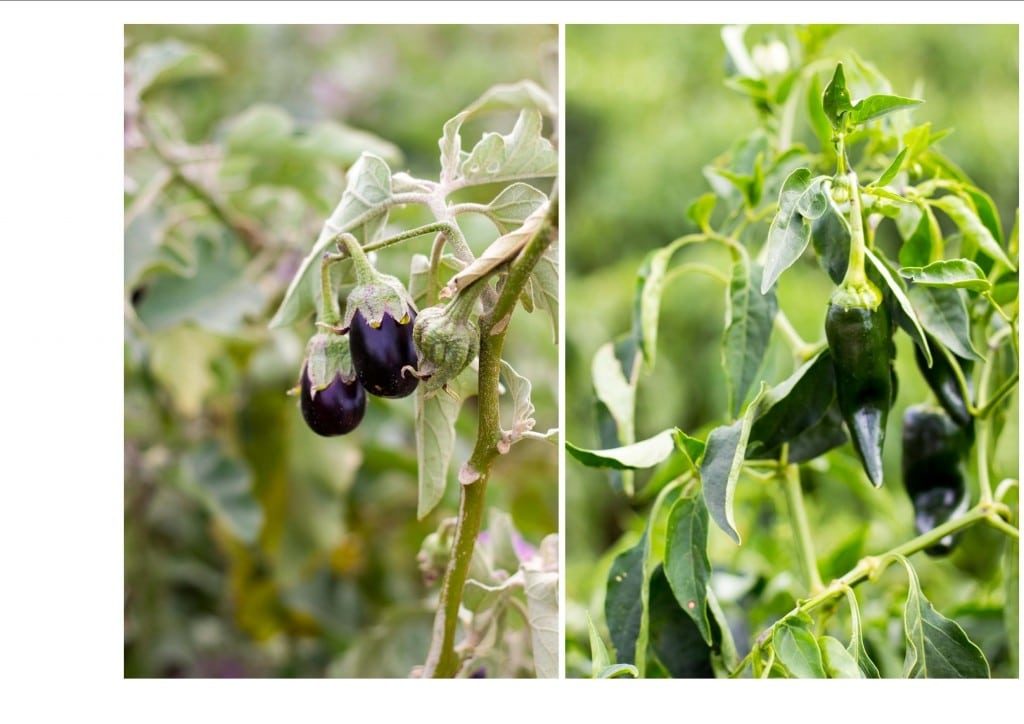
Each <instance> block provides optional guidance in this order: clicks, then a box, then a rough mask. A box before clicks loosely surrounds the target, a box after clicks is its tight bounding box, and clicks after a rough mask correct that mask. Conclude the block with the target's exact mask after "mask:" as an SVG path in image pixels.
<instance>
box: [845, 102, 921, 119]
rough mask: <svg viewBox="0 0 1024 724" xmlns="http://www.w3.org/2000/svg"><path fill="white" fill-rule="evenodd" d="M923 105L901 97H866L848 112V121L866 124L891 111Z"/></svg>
mask: <svg viewBox="0 0 1024 724" xmlns="http://www.w3.org/2000/svg"><path fill="white" fill-rule="evenodd" d="M922 103H924V101H921V100H918V99H916V98H903V97H902V96H886V95H876V96H868V97H867V98H864V99H863V100H860V101H857V103H856V105H854V107H853V110H851V111H850V120H851V121H852V122H853V123H867V122H868V121H871V120H874V119H875V118H880V117H881V116H884V115H886V114H887V113H892V112H893V111H902V110H904V109H906V108H913V107H914V106H918V105H921V104H922Z"/></svg>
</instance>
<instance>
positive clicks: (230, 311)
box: [124, 26, 558, 677]
mask: <svg viewBox="0 0 1024 724" xmlns="http://www.w3.org/2000/svg"><path fill="white" fill-rule="evenodd" d="M125 59H126V66H125V68H126V69H125V85H126V113H125V159H126V160H125V209H126V229H125V279H124V281H125V345H124V347H125V349H124V363H125V378H124V389H125V439H124V454H125V456H124V457H125V468H124V470H125V479H124V495H125V509H124V526H125V560H124V564H125V609H124V615H125V619H124V626H125V628H124V657H125V659H124V673H125V676H127V677H164V676H324V675H334V676H407V675H408V674H409V672H410V670H411V669H412V667H413V666H414V665H416V664H420V663H422V661H423V659H424V658H425V654H426V650H427V645H428V642H429V633H430V632H429V627H430V624H431V622H432V618H433V615H432V611H433V602H432V601H431V596H432V594H433V589H430V588H428V587H427V586H426V585H425V584H424V582H423V580H422V577H421V573H420V571H419V570H418V569H417V561H416V555H417V552H418V550H419V547H420V544H421V542H422V540H423V538H424V537H425V536H426V535H427V534H428V533H430V532H432V531H434V530H435V529H436V528H437V526H438V524H439V522H440V521H441V520H442V519H444V518H445V517H449V516H452V515H454V513H455V507H456V505H457V491H456V490H455V489H454V488H455V486H454V484H452V485H450V486H449V490H448V493H447V495H446V497H445V499H444V501H443V502H442V504H441V505H440V506H439V507H438V508H437V509H436V510H435V512H434V513H433V514H432V515H430V516H428V517H427V518H426V519H425V520H423V521H417V520H416V455H415V441H414V434H413V414H414V405H413V400H412V398H407V399H403V400H390V401H384V400H380V399H378V398H370V400H369V403H368V409H367V413H366V417H365V419H364V421H363V423H362V425H361V426H360V428H359V429H358V430H357V431H356V432H354V433H353V434H351V435H349V436H346V437H343V438H331V439H323V438H319V437H317V436H316V435H314V434H313V433H312V432H310V431H309V429H308V428H307V427H306V426H305V425H304V424H303V421H302V419H301V416H300V414H299V410H298V406H297V403H296V400H295V398H293V397H288V396H286V394H285V393H286V392H287V390H289V388H291V387H292V386H293V385H294V384H295V383H296V381H297V379H298V374H299V369H300V365H301V362H302V355H303V348H304V345H305V341H306V340H307V339H308V338H309V336H310V335H311V334H312V331H313V325H312V320H307V321H306V322H304V323H303V324H301V325H297V326H296V327H293V328H287V329H279V330H273V331H271V330H268V328H267V321H268V319H269V317H270V316H271V315H272V313H273V312H274V310H275V309H276V306H277V304H278V302H279V301H280V298H281V296H282V294H283V292H284V289H285V287H286V286H287V284H288V282H289V280H290V278H291V275H292V273H293V271H294V269H295V268H296V266H297V264H298V262H299V260H300V259H301V258H302V257H303V256H304V255H305V254H306V252H307V251H308V249H309V247H310V246H311V245H312V242H313V240H314V239H315V238H316V234H317V232H318V230H319V227H320V224H321V223H322V222H323V219H324V218H325V217H326V215H327V214H328V213H329V212H330V210H331V209H332V208H333V206H334V205H335V204H336V203H337V201H338V199H339V198H340V196H341V193H342V190H343V188H344V171H345V169H346V167H347V166H348V165H350V164H351V163H352V162H353V161H354V160H355V158H356V157H357V156H358V154H359V153H360V152H361V151H363V150H364V149H367V148H369V149H372V150H374V151H375V152H377V153H378V154H379V155H382V156H383V157H385V158H386V159H387V160H388V161H389V163H390V164H391V166H392V170H393V171H402V170H405V171H409V172H410V173H412V174H413V175H418V176H423V177H427V178H430V177H433V178H436V177H437V172H438V153H439V151H438V145H437V141H438V138H439V137H440V135H441V127H442V125H443V124H444V122H445V121H446V120H447V119H448V118H450V117H451V116H453V115H454V114H455V113H457V112H458V111H459V110H461V109H462V108H463V107H465V106H466V105H467V104H468V103H470V102H471V101H473V100H474V99H475V98H477V97H478V96H479V95H480V94H481V93H482V92H483V91H484V90H486V89H487V88H488V87H490V86H491V85H492V84H495V83H504V82H512V81H516V80H520V79H524V78H527V79H532V80H535V81H537V82H539V83H541V84H542V85H545V86H547V87H548V90H549V91H550V92H552V93H555V92H557V89H555V88H554V87H553V79H554V78H556V77H557V74H556V69H557V29H556V28H555V27H552V26H518V27H517V26H503V27H499V26H479V27H474V26H436V27H435V26H417V27H402V26H386V27H383V26H382V27H374V26H353V27H343V26H127V27H126V28H125ZM513 121H514V115H513V114H509V115H507V116H492V117H490V118H489V119H488V121H487V124H488V125H487V126H486V127H487V128H488V129H493V130H500V131H502V132H507V131H508V129H509V128H511V125H512V123H513ZM484 128H485V126H484V125H483V124H482V123H481V122H478V121H474V122H473V123H470V124H467V126H466V127H464V129H463V137H464V138H465V139H466V142H467V143H474V142H475V141H476V140H477V138H478V137H479V134H480V132H481V130H483V129H484ZM254 130H255V131H256V132H253V131H254ZM367 132H368V133H367ZM154 141H155V143H156V145H155V146H154ZM157 151H158V152H157ZM190 183H191V184H192V185H190ZM196 185H197V186H198V187H199V188H198V190H199V192H200V193H198V194H197V193H196V191H197V188H196ZM207 192H209V193H208V195H209V197H210V198H212V200H213V201H214V203H215V207H211V205H210V204H209V203H208V201H209V199H206V200H204V199H203V198H202V197H203V196H204V195H207ZM474 193H475V195H473V196H471V197H468V198H467V199H465V200H469V201H481V202H486V201H489V200H490V198H491V197H492V196H493V189H488V188H486V187H485V188H481V189H479V190H476V191H474ZM427 220H428V219H427V217H426V216H425V215H424V213H423V212H422V211H421V210H419V209H409V210H400V211H396V212H394V213H392V215H391V219H390V224H391V225H392V226H393V227H394V228H395V229H398V228H409V227H411V226H414V225H417V224H420V223H425V222H426V221H427ZM464 230H465V232H466V234H467V237H468V239H469V241H470V243H471V245H473V246H474V248H476V249H480V248H482V245H483V244H486V243H488V242H489V241H490V240H492V239H493V238H494V236H495V231H494V229H493V227H491V226H490V225H489V222H486V221H481V220H480V219H467V223H466V224H465V227H464ZM429 243H430V240H429V239H428V238H424V239H420V240H417V241H414V242H412V243H410V244H407V245H403V247H402V248H397V249H394V250H389V251H388V252H387V253H386V254H383V255H381V258H380V260H379V263H380V266H381V268H382V269H383V270H384V271H386V272H389V273H393V274H397V275H399V276H401V277H403V278H405V277H406V276H407V273H408V269H409V261H410V257H411V254H412V253H413V252H421V253H423V252H425V251H426V250H427V249H428V248H429ZM506 350H508V353H507V356H508V358H509V360H510V362H511V363H512V364H513V365H514V366H515V367H516V368H517V370H518V371H519V372H520V373H522V374H524V375H525V376H527V377H528V378H530V379H531V380H532V382H533V401H534V403H535V405H536V407H537V415H536V417H537V426H538V429H548V428H549V427H555V426H557V399H558V387H557V362H556V360H557V351H556V348H555V347H554V346H553V345H552V344H551V329H550V323H549V322H548V320H547V319H546V318H545V317H543V316H541V315H540V314H533V315H527V314H524V313H521V312H520V313H519V314H517V316H516V319H515V320H514V322H513V324H512V326H511V328H510V333H509V336H508V340H507V344H506ZM475 417H476V412H475V407H474V405H473V402H472V401H470V402H469V403H467V405H466V407H465V408H464V409H463V412H462V415H461V417H460V420H459V426H458V433H459V439H458V443H457V447H456V451H455V455H454V460H453V468H457V466H458V465H459V464H460V461H461V460H464V459H465V458H466V457H467V455H468V452H469V449H470V445H471V444H472V441H473V437H472V436H473V433H474V430H475ZM556 466H557V456H556V453H555V451H554V449H553V446H550V445H545V444H542V443H527V444H524V445H521V446H517V448H516V450H515V454H514V455H510V456H507V457H503V458H502V459H501V460H500V461H499V463H498V464H497V465H496V467H495V472H494V478H493V480H494V484H492V485H491V487H490V489H489V491H488V496H489V501H488V502H489V503H490V504H492V505H494V506H495V507H498V508H501V509H503V510H507V511H509V512H510V513H511V514H512V516H513V518H514V520H515V523H516V525H517V527H518V528H519V530H520V531H521V532H522V533H523V535H524V537H525V538H526V539H527V540H528V541H529V542H532V543H534V544H536V543H538V542H539V541H540V539H541V538H542V537H543V536H544V535H546V534H548V533H551V532H554V531H556V530H557V527H558V514H557V500H558V491H557V486H556V484H555V480H556V479H557V478H556V470H557V467H556Z"/></svg>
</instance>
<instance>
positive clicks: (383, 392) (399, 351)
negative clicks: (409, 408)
mask: <svg viewBox="0 0 1024 724" xmlns="http://www.w3.org/2000/svg"><path fill="white" fill-rule="evenodd" d="M407 315H408V316H407V318H406V321H405V323H404V324H403V323H400V322H398V321H396V320H395V318H394V317H392V316H391V314H389V313H387V312H385V313H384V315H383V316H382V317H381V320H380V326H378V327H374V326H372V325H371V324H370V323H369V322H368V321H367V320H366V318H365V317H364V316H363V313H362V312H361V311H356V312H355V314H354V315H353V316H352V322H351V327H350V328H349V333H348V334H349V341H350V345H351V348H352V365H353V367H355V370H356V375H357V376H358V378H359V382H360V383H362V385H363V387H365V388H366V391H367V392H369V393H370V394H371V395H377V396H378V397H406V396H407V395H410V394H412V392H413V391H414V390H415V389H416V385H417V384H419V379H418V378H417V377H416V375H415V374H413V371H415V369H416V363H417V359H418V355H417V353H416V345H414V344H413V340H412V330H413V323H414V322H415V320H416V313H415V312H414V311H412V309H409V310H408V312H407ZM406 368H408V369H406Z"/></svg>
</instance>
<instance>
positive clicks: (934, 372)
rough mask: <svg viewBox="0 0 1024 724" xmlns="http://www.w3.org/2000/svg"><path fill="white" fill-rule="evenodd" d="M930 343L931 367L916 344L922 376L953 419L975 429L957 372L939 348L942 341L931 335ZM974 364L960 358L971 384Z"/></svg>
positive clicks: (965, 376)
mask: <svg viewBox="0 0 1024 724" xmlns="http://www.w3.org/2000/svg"><path fill="white" fill-rule="evenodd" d="M928 344H929V346H930V347H931V350H932V366H931V367H929V366H928V361H927V360H925V358H924V354H923V353H922V352H921V349H920V348H919V347H918V346H917V345H914V359H916V360H917V368H918V369H919V370H921V376H922V377H924V381H925V382H927V383H928V387H930V388H931V390H932V392H933V393H935V397H936V398H937V399H938V401H939V404H940V405H942V409H944V410H945V411H946V412H947V413H949V416H950V417H952V418H953V421H954V422H956V424H957V425H960V426H961V427H964V428H970V429H971V430H973V428H974V418H973V417H972V416H971V413H970V411H969V410H968V405H967V401H966V400H964V396H963V393H962V392H961V390H960V383H959V382H958V381H957V378H956V373H955V372H953V366H952V365H951V364H950V362H949V359H948V358H947V357H946V355H945V354H943V353H942V351H941V350H940V349H939V344H940V343H939V342H938V341H937V340H934V339H933V338H931V337H929V339H928ZM973 366H974V363H973V362H971V361H970V360H960V370H961V371H962V372H963V373H964V378H965V379H967V380H968V384H970V382H969V380H970V378H971V377H970V375H971V368H972V367H973Z"/></svg>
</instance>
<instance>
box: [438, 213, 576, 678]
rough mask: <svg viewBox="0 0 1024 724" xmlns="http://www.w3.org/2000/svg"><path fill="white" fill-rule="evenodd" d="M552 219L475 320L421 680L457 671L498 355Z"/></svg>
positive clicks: (494, 433)
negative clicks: (460, 452)
mask: <svg viewBox="0 0 1024 724" xmlns="http://www.w3.org/2000/svg"><path fill="white" fill-rule="evenodd" d="M557 220H558V203H557V201H554V200H553V201H552V202H551V207H550V208H549V210H548V215H547V218H546V219H545V222H544V223H543V224H542V225H541V227H540V228H539V229H538V231H537V233H536V234H534V236H533V238H531V239H530V240H529V241H528V242H527V243H526V245H525V246H524V247H523V250H522V251H521V252H520V253H519V256H517V257H516V258H515V260H513V261H512V263H511V264H510V265H509V267H508V275H507V277H506V279H505V283H504V285H503V286H502V290H501V295H500V296H499V297H498V300H497V302H496V303H495V305H494V307H493V308H492V309H491V311H490V312H489V313H488V314H487V315H485V316H484V317H482V318H481V319H480V364H479V367H480V371H479V380H478V387H479V391H478V393H477V408H478V410H479V412H478V419H477V437H476V444H475V445H474V447H473V452H472V454H471V455H470V457H469V461H468V462H467V463H466V465H465V467H464V468H463V470H462V471H461V472H460V473H459V482H460V483H461V489H460V495H459V518H458V523H457V525H456V529H455V542H454V544H453V546H452V556H451V558H450V559H449V561H448V567H447V569H446V570H445V574H444V581H443V582H442V583H441V596H440V601H439V603H438V609H437V615H436V616H435V618H434V629H433V636H432V639H431V643H430V651H429V653H428V654H427V662H426V664H425V665H424V667H423V676H424V678H448V677H452V676H455V674H457V673H458V670H459V665H460V663H461V662H460V658H459V654H458V652H457V651H456V650H455V633H456V628H457V626H458V618H459V607H460V606H461V605H462V589H463V587H464V586H465V584H466V578H467V576H468V575H469V564H470V561H472V558H473V548H474V546H475V545H476V539H477V536H478V535H479V533H480V526H481V522H482V520H483V515H484V509H485V502H486V492H487V482H488V480H489V478H490V472H491V463H492V462H493V461H494V458H496V457H497V456H498V454H499V453H498V442H500V440H501V418H500V415H499V393H498V387H499V378H500V373H501V351H502V346H503V345H504V343H505V334H506V332H507V329H508V324H507V318H508V317H509V315H511V314H512V310H513V309H514V308H515V305H516V303H517V302H518V301H519V295H520V294H521V293H522V290H523V286H524V285H525V284H526V282H527V280H528V279H529V277H530V273H531V272H532V271H533V268H534V267H535V266H536V265H537V262H538V261H540V258H541V257H542V256H543V254H544V252H545V251H546V250H547V248H548V246H550V245H551V243H552V242H553V240H554V235H553V233H552V230H553V228H554V227H555V226H556V225H557Z"/></svg>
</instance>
